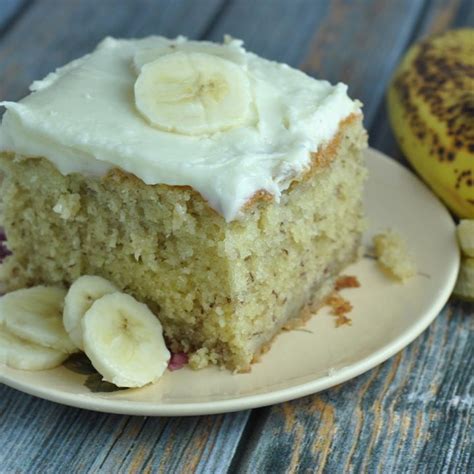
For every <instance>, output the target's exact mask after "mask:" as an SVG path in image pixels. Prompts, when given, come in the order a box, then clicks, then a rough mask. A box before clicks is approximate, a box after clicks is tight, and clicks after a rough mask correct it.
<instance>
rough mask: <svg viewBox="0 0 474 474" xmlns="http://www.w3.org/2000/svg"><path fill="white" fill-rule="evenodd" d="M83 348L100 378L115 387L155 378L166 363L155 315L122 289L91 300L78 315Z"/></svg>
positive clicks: (163, 343)
mask: <svg viewBox="0 0 474 474" xmlns="http://www.w3.org/2000/svg"><path fill="white" fill-rule="evenodd" d="M81 324H82V332H83V341H84V349H85V352H86V355H87V357H89V359H90V361H91V362H92V365H93V366H94V367H95V369H96V370H97V371H98V372H99V373H100V374H101V375H102V377H103V379H104V380H106V381H107V382H111V383H113V384H115V385H117V386H118V387H142V386H144V385H147V384H149V383H153V382H156V381H157V380H158V379H159V378H160V377H161V375H162V374H163V372H164V371H165V370H166V368H167V366H168V361H169V359H170V353H169V351H168V349H167V348H166V345H165V341H164V338H163V330H162V327H161V323H160V321H159V320H158V318H157V317H156V316H155V315H154V314H153V313H152V312H151V311H150V309H149V308H148V306H146V305H144V304H142V303H139V302H138V301H137V300H135V299H134V298H133V297H132V296H130V295H127V294H125V293H110V294H108V295H105V296H103V297H102V298H100V299H98V300H97V301H95V302H94V303H93V304H92V306H91V307H90V309H89V310H88V311H87V312H86V313H85V315H84V317H83V318H82V322H81Z"/></svg>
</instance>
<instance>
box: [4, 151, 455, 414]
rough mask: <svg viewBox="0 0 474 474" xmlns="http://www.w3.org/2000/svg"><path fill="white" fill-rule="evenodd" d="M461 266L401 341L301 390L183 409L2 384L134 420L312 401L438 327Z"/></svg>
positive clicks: (298, 387) (8, 381)
mask: <svg viewBox="0 0 474 474" xmlns="http://www.w3.org/2000/svg"><path fill="white" fill-rule="evenodd" d="M365 153H367V154H371V155H373V156H374V157H377V159H382V160H384V161H385V162H386V164H388V165H389V166H394V167H399V168H402V169H403V170H404V171H405V172H408V173H410V174H411V175H412V176H413V177H414V178H415V179H417V180H418V182H419V183H420V184H421V185H422V186H424V187H425V189H427V190H428V191H429V192H430V194H431V196H432V197H433V198H434V199H435V200H436V201H437V202H438V205H439V207H440V212H444V213H445V215H446V216H447V217H448V218H449V219H450V221H451V222H452V224H453V228H454V226H455V223H454V220H453V217H452V216H451V214H450V213H449V211H448V210H447V209H446V207H445V206H444V205H443V204H442V203H441V202H440V200H439V199H438V198H437V196H435V195H434V194H433V193H432V191H431V190H430V189H429V188H428V187H427V186H426V185H425V184H424V183H423V182H422V181H421V180H420V179H419V178H418V176H417V175H415V174H414V173H412V172H411V171H410V170H409V169H407V168H406V167H405V166H403V165H402V164H400V163H399V162H397V161H396V160H394V159H393V158H390V157H389V156H387V155H385V154H384V153H382V152H380V151H378V150H376V149H374V148H371V147H369V148H368V149H367V150H366V151H365ZM459 265H460V255H459V251H458V258H456V259H455V261H453V264H452V266H451V268H449V269H448V270H449V274H448V275H447V277H446V284H445V285H444V287H443V288H441V290H440V291H439V292H438V293H437V295H436V299H435V301H434V302H433V304H432V305H431V306H430V307H429V308H428V310H427V311H425V312H424V313H423V314H422V315H420V316H419V317H418V318H417V320H416V322H415V323H414V324H413V325H411V326H408V327H407V328H406V329H405V330H404V331H403V332H402V333H401V334H400V335H399V336H398V337H396V338H394V339H393V340H392V341H391V342H390V343H388V344H386V345H385V346H384V347H382V348H380V349H378V350H376V351H374V352H372V353H370V354H369V355H367V356H366V357H364V358H362V359H360V360H358V361H357V362H355V363H353V364H349V365H347V366H344V367H341V368H339V369H336V370H335V371H334V373H331V374H327V375H325V376H322V377H321V376H319V377H318V376H317V378H315V379H313V380H310V381H308V382H304V383H302V384H299V385H294V386H291V387H286V388H282V389H277V390H273V391H271V392H265V393H259V394H254V395H243V396H241V397H238V396H236V397H235V398H229V399H226V400H215V401H206V402H183V403H160V402H156V403H150V402H137V401H131V400H118V399H115V400H113V399H110V398H101V397H99V396H97V395H92V394H82V393H81V394H72V393H69V392H63V391H61V390H58V389H51V388H45V387H44V386H40V387H36V386H32V385H31V384H28V383H25V382H22V381H18V380H15V379H14V378H12V377H7V376H5V375H3V374H2V375H1V378H0V382H1V383H4V384H5V385H7V386H9V387H11V388H14V389H16V390H19V391H21V392H24V393H27V394H29V395H33V396H36V397H39V398H42V399H45V400H49V401H52V402H56V403H60V404H63V405H67V406H71V407H76V408H82V409H87V410H92V411H97V412H103V413H111V414H122V415H134V416H196V415H214V414H221V413H230V412H235V411H241V410H248V409H252V408H260V407H264V406H269V405H274V404H277V403H282V402H285V401H289V400H294V399H297V398H301V397H304V396H307V395H311V394H315V393H318V392H320V391H322V390H326V389H328V388H330V387H333V386H335V385H338V384H341V383H343V382H346V381H348V380H350V379H352V378H355V377H358V376H359V375H361V374H363V373H365V372H367V371H368V370H370V369H372V368H374V367H376V366H378V365H380V364H381V363H383V362H385V361H386V360H388V359H389V358H390V357H392V356H394V355H395V354H397V353H398V352H400V351H401V350H402V349H404V348H405V347H406V346H408V345H409V344H410V343H411V342H413V341H414V340H415V339H416V338H417V337H418V336H420V335H421V333H423V332H424V331H425V329H426V328H427V327H428V326H429V325H430V324H431V323H432V322H433V321H434V319H435V318H436V317H437V316H438V314H439V313H440V312H441V310H442V309H443V306H444V305H445V303H446V302H447V301H448V299H449V296H450V295H451V293H452V290H453V288H454V285H455V283H456V279H457V274H458V271H459Z"/></svg>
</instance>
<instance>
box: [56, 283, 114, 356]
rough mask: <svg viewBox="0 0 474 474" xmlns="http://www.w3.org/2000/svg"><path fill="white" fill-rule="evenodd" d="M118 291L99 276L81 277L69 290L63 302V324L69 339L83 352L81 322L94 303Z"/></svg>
mask: <svg viewBox="0 0 474 474" xmlns="http://www.w3.org/2000/svg"><path fill="white" fill-rule="evenodd" d="M117 291H119V289H118V288H117V287H116V286H115V285H114V284H113V283H112V282H110V281H108V280H106V279H105V278H102V277H100V276H93V275H83V276H81V277H79V278H78V279H77V280H76V281H75V282H74V283H73V284H72V285H71V287H70V288H69V291H68V292H67V294H66V298H65V300H64V313H63V323H64V328H65V329H66V331H67V333H68V334H69V337H70V338H71V339H72V341H73V342H74V344H76V346H77V347H79V349H81V350H84V343H83V341H82V325H81V321H82V318H83V316H84V314H86V312H87V310H88V309H89V308H90V307H91V306H92V304H93V303H94V301H96V300H98V299H99V298H101V297H102V296H104V295H108V294H109V293H115V292H117Z"/></svg>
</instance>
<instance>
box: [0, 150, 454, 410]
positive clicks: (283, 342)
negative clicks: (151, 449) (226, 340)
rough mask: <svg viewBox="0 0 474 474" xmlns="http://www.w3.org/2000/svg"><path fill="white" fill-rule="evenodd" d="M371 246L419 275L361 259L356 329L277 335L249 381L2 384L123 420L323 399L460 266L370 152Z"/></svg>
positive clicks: (439, 215)
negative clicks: (390, 251) (397, 247)
mask: <svg viewBox="0 0 474 474" xmlns="http://www.w3.org/2000/svg"><path fill="white" fill-rule="evenodd" d="M367 163H368V167H369V171H370V178H369V181H368V185H367V191H366V210H367V214H368V217H369V228H370V229H369V231H368V232H367V236H366V238H367V241H369V240H370V238H371V236H372V235H373V234H374V233H375V232H378V231H381V230H384V229H386V228H387V227H392V228H394V229H395V230H397V231H399V232H400V233H401V234H402V235H403V236H404V237H405V238H406V240H407V242H408V243H409V247H410V248H411V250H412V252H413V254H414V255H415V257H416V262H417V266H418V269H419V271H420V272H421V273H420V274H419V275H418V276H416V277H414V278H412V279H411V280H409V281H408V283H407V284H405V285H401V284H398V283H395V282H393V281H392V280H390V279H389V278H387V277H386V276H385V275H384V274H382V273H381V272H380V271H379V269H378V268H377V266H376V263H375V262H374V261H373V260H371V259H368V258H364V259H363V260H361V261H360V262H359V263H357V264H355V265H353V266H352V267H351V268H348V269H347V271H346V272H345V274H352V275H356V276H357V278H358V279H359V281H360V282H361V285H362V286H361V288H357V289H347V290H344V291H343V295H344V296H345V297H347V298H348V299H349V300H350V301H351V303H352V304H353V306H354V309H353V310H352V312H351V313H350V315H349V316H350V317H351V319H352V326H347V325H345V326H341V327H339V328H336V327H335V321H334V317H332V316H330V315H329V313H328V311H327V310H325V309H323V310H321V311H320V312H319V313H318V314H317V315H316V316H315V317H313V318H312V319H311V320H310V321H309V323H308V324H307V325H306V327H305V331H299V330H295V331H291V332H287V333H283V334H282V335H281V336H279V337H278V338H277V340H276V341H275V343H274V344H273V347H272V349H271V350H270V352H268V353H267V354H266V355H265V356H264V357H263V359H262V361H261V362H260V363H258V364H255V365H254V366H253V369H252V372H251V373H250V374H238V375H232V374H231V373H230V372H228V371H223V370H218V369H215V368H210V369H204V370H201V371H197V372H194V371H192V370H190V369H188V368H184V369H181V370H178V371H175V372H167V373H166V374H165V375H164V376H163V378H162V379H161V380H160V381H159V382H158V383H157V384H155V385H152V386H148V387H145V388H142V389H135V390H124V391H119V392H113V393H91V392H90V391H89V389H87V388H86V387H85V386H84V385H83V383H84V380H85V377H84V376H82V375H79V374H76V373H74V372H71V371H69V370H67V369H66V368H64V367H60V368H57V369H54V370H49V371H43V372H25V371H17V370H12V369H9V368H7V367H4V366H0V370H1V371H2V381H3V382H4V383H6V384H7V385H9V386H11V387H14V388H16V389H18V390H21V391H24V392H26V393H29V394H32V395H36V396H38V397H41V398H46V399H48V400H53V401H55V402H59V403H64V404H66V405H72V406H76V407H81V408H87V409H91V410H98V411H104V412H110V413H123V414H129V415H165V416H166V415H200V414H210V413H221V412H228V411H236V410H242V409H246V408H253V407H259V406H263V405H270V404H273V403H278V402H282V401H285V400H291V399H294V398H298V397H302V396H304V395H308V394H311V393H315V392H318V391H320V390H324V389H326V388H328V387H331V386H333V385H336V384H339V383H341V382H344V381H346V380H348V379H350V378H352V377H356V376H357V375H359V374H362V373H363V372H365V371H367V370H369V369H371V368H372V367H374V366H376V365H377V364H380V363H381V362H383V361H385V360H386V359H388V358H389V357H391V356H393V355H394V354H395V353H397V352H398V351H400V350H401V349H403V348H404V347H405V346H406V345H408V344H409V343H410V342H411V341H413V339H415V338H416V337H417V336H418V335H419V334H420V333H421V332H422V331H423V330H424V329H425V328H426V327H427V326H428V325H429V324H430V323H431V322H432V321H433V319H434V318H435V317H436V315H437V314H438V313H439V311H440V310H441V308H442V306H443V305H444V303H445V302H446V300H447V299H448V297H449V295H450V293H451V291H452V289H453V286H454V283H455V279H456V275H457V272H458V267H459V253H458V247H457V243H456V239H455V232H454V229H455V228H454V223H453V220H452V219H451V217H450V215H449V214H448V212H447V211H446V209H445V208H444V207H443V206H442V205H441V204H440V202H439V201H438V200H437V198H435V197H434V195H433V194H432V193H431V192H430V191H429V190H428V189H427V188H426V187H425V186H424V185H423V184H422V183H421V182H420V181H419V180H418V179H417V178H416V177H415V176H413V175H412V174H411V173H410V172H409V171H407V170H406V169H405V168H403V167H402V166H400V165H399V164H397V163H396V162H395V161H393V160H390V159H389V158H387V157H385V156H384V155H382V154H381V153H379V152H377V151H375V150H369V151H367Z"/></svg>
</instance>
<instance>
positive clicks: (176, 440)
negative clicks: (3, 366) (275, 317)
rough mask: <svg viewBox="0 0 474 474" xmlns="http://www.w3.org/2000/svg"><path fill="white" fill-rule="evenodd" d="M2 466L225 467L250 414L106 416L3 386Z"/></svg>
mask: <svg viewBox="0 0 474 474" xmlns="http://www.w3.org/2000/svg"><path fill="white" fill-rule="evenodd" d="M0 413H2V418H1V419H2V422H1V425H2V433H1V435H0V440H1V446H2V448H1V450H0V466H1V467H0V472H43V473H49V472H51V473H57V472H64V470H65V469H66V468H67V470H68V472H84V471H91V472H98V471H101V472H116V471H117V470H118V468H119V467H120V469H121V470H123V471H124V472H141V470H142V469H143V470H145V469H146V468H148V469H150V468H153V470H154V471H160V470H161V471H162V472H185V471H186V470H188V472H217V471H218V470H220V469H222V470H225V469H226V468H227V466H228V464H229V463H230V460H231V459H232V457H233V454H234V450H235V447H236V445H237V442H238V440H239V439H240V436H241V432H242V429H243V427H244V426H245V422H246V419H247V413H246V412H240V413H236V414H228V415H219V416H213V417H211V416H207V417H200V418H199V417H191V418H145V417H126V416H120V415H106V414H103V413H95V412H89V411H85V410H79V409H75V408H70V407H65V406H60V405H56V404H54V403H51V402H48V401H44V400H38V399H36V398H33V397H30V396H28V395H25V394H21V393H19V392H16V391H14V390H12V389H9V388H7V387H5V386H3V387H1V388H0Z"/></svg>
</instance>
